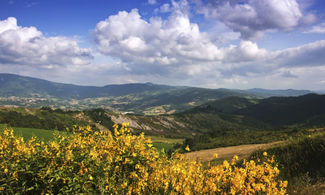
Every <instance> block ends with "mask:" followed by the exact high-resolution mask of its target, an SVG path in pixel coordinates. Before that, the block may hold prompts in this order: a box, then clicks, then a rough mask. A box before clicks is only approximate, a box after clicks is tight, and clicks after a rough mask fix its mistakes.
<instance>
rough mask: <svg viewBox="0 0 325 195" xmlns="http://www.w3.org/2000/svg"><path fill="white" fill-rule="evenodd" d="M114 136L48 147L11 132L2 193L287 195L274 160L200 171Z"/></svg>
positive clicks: (65, 139)
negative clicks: (265, 194)
mask: <svg viewBox="0 0 325 195" xmlns="http://www.w3.org/2000/svg"><path fill="white" fill-rule="evenodd" d="M114 128H115V129H114V132H113V133H111V132H110V131H101V132H98V131H93V130H91V128H90V127H87V128H82V127H78V128H76V129H74V131H73V133H72V134H70V135H57V136H55V139H54V140H53V141H50V142H48V143H46V142H43V141H40V140H37V139H36V138H32V139H30V140H29V141H24V140H23V138H22V137H19V136H15V135H14V133H13V130H5V131H4V132H3V133H2V135H1V136H0V161H1V162H0V178H1V179H0V190H1V191H2V192H3V193H9V194H12V193H22V194H42V193H54V194H57V193H64V194H66V193H72V192H73V193H90V194H93V193H94V194H98V193H113V194H126V193H128V194H143V193H149V194H150V193H168V194H178V193H181V194H201V193H231V194H236V193H240V194H245V193H250V194H255V193H263V192H265V193H267V194H285V192H286V186H287V182H286V181H282V180H279V179H278V175H279V169H278V168H277V166H276V165H275V164H274V159H273V157H272V158H266V157H265V156H266V155H265V156H264V157H263V159H264V160H263V161H260V160H257V161H253V160H251V161H244V162H243V163H240V164H238V163H237V162H238V161H237V160H238V157H237V156H235V157H234V158H233V160H232V161H231V162H228V161H224V162H223V163H222V164H221V165H216V166H208V167H203V166H202V164H201V163H199V162H196V161H189V160H186V159H184V156H183V155H181V154H177V153H176V154H173V155H172V156H171V158H168V157H167V156H166V155H165V153H159V152H158V151H157V150H156V149H155V148H153V147H152V143H151V141H150V139H146V138H145V137H144V135H143V134H140V135H139V136H136V135H132V134H131V133H130V130H129V129H128V128H127V127H126V126H125V124H123V125H122V126H121V127H120V128H118V126H117V125H115V127H114Z"/></svg>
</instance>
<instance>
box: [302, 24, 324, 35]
mask: <svg viewBox="0 0 325 195" xmlns="http://www.w3.org/2000/svg"><path fill="white" fill-rule="evenodd" d="M304 33H319V34H324V33H325V22H323V23H321V24H318V25H315V26H313V27H311V28H310V29H308V30H306V31H305V32H304Z"/></svg>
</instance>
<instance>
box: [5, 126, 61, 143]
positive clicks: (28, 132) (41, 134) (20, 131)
mask: <svg viewBox="0 0 325 195" xmlns="http://www.w3.org/2000/svg"><path fill="white" fill-rule="evenodd" d="M6 128H11V127H7V125H4V124H0V132H2V131H3V130H4V129H6ZM12 128H13V130H14V134H15V135H17V136H22V137H23V138H24V139H25V140H28V139H30V138H31V137H32V136H35V137H37V138H39V139H41V140H43V141H49V140H52V139H53V133H54V132H57V133H61V134H62V133H64V132H60V131H52V130H45V129H35V128H22V127H12Z"/></svg>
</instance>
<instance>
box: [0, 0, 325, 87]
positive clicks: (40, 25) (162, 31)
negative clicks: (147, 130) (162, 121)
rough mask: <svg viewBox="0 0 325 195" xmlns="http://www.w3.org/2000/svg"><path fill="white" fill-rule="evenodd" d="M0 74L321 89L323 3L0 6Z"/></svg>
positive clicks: (41, 2)
mask: <svg viewBox="0 0 325 195" xmlns="http://www.w3.org/2000/svg"><path fill="white" fill-rule="evenodd" d="M0 72H1V73H13V74H19V75H24V76H31V77H36V78H41V79H46V80H50V81H55V82H61V83H72V84H79V85H96V86H104V85H108V84H122V83H144V82H152V83H157V84H167V85H182V86H184V85H185V86H197V87H205V88H232V89H234V88H236V89H249V88H267V89H289V88H291V89H309V90H325V1H323V0H171V1H170V0H163V1H160V0H0Z"/></svg>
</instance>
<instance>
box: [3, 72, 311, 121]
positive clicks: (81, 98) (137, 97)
mask: <svg viewBox="0 0 325 195" xmlns="http://www.w3.org/2000/svg"><path fill="white" fill-rule="evenodd" d="M309 92H310V91H308V90H292V89H289V90H266V89H250V90H236V89H224V88H219V89H207V88H198V87H186V86H168V85H157V84H152V83H131V84H121V85H106V86H102V87H98V86H79V85H73V84H63V83H55V82H51V81H47V80H42V79H36V78H31V77H24V76H19V75H13V74H0V106H1V105H2V106H5V105H11V106H12V105H14V106H21V107H35V108H37V107H38V108H39V107H42V106H51V107H53V108H60V109H65V110H84V109H94V108H103V109H105V110H111V111H114V112H133V113H139V114H149V115H155V114H171V113H175V112H181V111H185V110H188V109H191V108H194V107H196V106H200V105H202V104H205V103H207V102H210V101H214V100H219V99H223V98H226V97H232V96H235V97H242V98H249V99H261V98H264V97H270V96H296V95H301V94H306V93H309ZM254 101H255V100H254ZM224 103H226V102H224ZM227 109H229V106H228V107H227Z"/></svg>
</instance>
